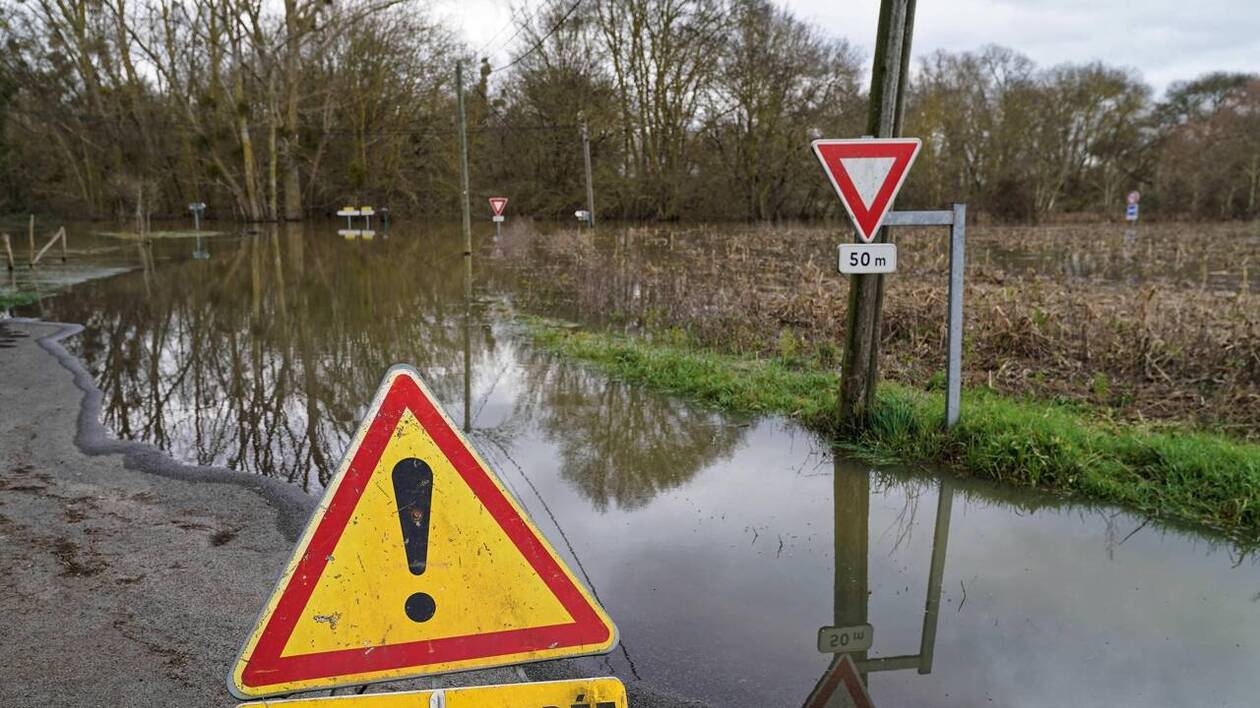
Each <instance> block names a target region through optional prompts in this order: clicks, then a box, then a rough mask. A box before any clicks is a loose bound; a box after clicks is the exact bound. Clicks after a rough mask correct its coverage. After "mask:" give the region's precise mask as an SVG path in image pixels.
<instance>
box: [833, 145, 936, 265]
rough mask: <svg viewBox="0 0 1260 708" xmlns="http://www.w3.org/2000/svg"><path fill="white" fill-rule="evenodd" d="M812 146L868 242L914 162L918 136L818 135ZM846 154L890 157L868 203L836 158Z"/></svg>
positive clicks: (877, 228)
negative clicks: (843, 137) (889, 165)
mask: <svg viewBox="0 0 1260 708" xmlns="http://www.w3.org/2000/svg"><path fill="white" fill-rule="evenodd" d="M812 146H813V148H814V156H815V157H817V158H818V162H819V163H821V164H822V168H823V172H826V173H827V179H829V180H830V181H831V186H832V187H834V188H835V190H836V195H837V196H839V197H840V202H841V203H842V204H844V208H845V210H846V211H848V212H849V218H851V219H853V225H854V226H856V227H857V230H858V236H860V237H861V238H862V240H863V241H865V242H866V243H870V242H871V239H873V238H875V232H876V231H878V230H879V225H880V224H881V223H883V221H884V215H885V214H887V213H888V209H889V207H891V206H892V202H893V199H895V198H896V197H897V192H900V191H901V185H902V183H904V182H905V181H906V175H907V174H909V173H910V166H911V165H913V164H914V158H915V157H917V156H918V154H919V148H920V147H922V146H923V143H922V142H921V141H920V140H919V139H918V138H862V139H858V140H835V139H822V140H815V141H814V142H813V143H812ZM846 157H891V158H893V164H892V168H891V169H890V170H888V176H887V177H885V178H884V184H883V185H882V186H880V188H879V192H877V193H876V195H875V199H874V201H873V202H871V204H870V205H869V206H868V205H867V204H865V203H864V202H863V201H862V197H861V195H859V194H858V191H857V187H855V186H854V185H853V180H852V179H851V178H850V177H849V172H848V170H846V169H844V164H843V163H842V162H840V160H841V159H842V158H846Z"/></svg>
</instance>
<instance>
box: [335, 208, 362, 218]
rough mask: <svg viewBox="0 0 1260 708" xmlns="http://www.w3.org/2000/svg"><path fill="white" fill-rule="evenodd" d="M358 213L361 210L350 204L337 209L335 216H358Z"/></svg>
mask: <svg viewBox="0 0 1260 708" xmlns="http://www.w3.org/2000/svg"><path fill="white" fill-rule="evenodd" d="M360 213H362V212H360V211H359V210H358V209H355V208H354V207H352V206H348V207H342V208H340V209H338V210H337V216H358V215H359V214H360Z"/></svg>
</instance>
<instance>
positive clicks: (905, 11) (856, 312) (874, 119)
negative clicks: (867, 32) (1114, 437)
mask: <svg viewBox="0 0 1260 708" xmlns="http://www.w3.org/2000/svg"><path fill="white" fill-rule="evenodd" d="M914 6H915V0H882V3H881V5H880V9H879V30H878V36H877V37H876V40H875V62H874V65H873V66H872V68H871V94H870V108H869V113H868V114H867V124H866V132H867V134H868V135H871V136H874V137H880V138H892V137H897V136H898V135H900V134H901V116H902V112H903V107H904V105H905V93H906V85H907V83H908V79H909V64H910V40H911V36H912V34H913V32H914ZM875 240H876V241H878V242H887V240H888V235H887V230H886V229H880V231H879V233H878V234H876V236H875ZM883 279H884V276H883V274H866V275H853V276H851V277H850V279H849V312H848V320H847V327H846V328H845V346H844V363H843V368H842V369H841V371H840V410H839V415H840V422H841V424H842V425H846V426H851V427H854V426H860V425H861V424H862V421H863V420H865V418H866V415H867V413H868V412H869V410H870V408H871V405H872V404H873V403H874V401H875V387H876V384H877V383H878V381H879V335H880V314H881V310H882V309H883V293H884V280H883Z"/></svg>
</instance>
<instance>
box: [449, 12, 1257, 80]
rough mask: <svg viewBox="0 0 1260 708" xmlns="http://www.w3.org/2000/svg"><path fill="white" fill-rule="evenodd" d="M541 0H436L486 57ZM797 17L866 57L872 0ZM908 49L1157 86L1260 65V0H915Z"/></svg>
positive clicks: (507, 53)
mask: <svg viewBox="0 0 1260 708" xmlns="http://www.w3.org/2000/svg"><path fill="white" fill-rule="evenodd" d="M513 3H515V6H516V7H524V8H525V9H526V12H529V11H531V10H532V9H533V8H535V7H536V6H537V5H538V4H539V3H540V0H437V7H438V12H439V14H440V15H442V16H444V17H445V18H447V19H448V20H449V21H450V22H451V23H452V24H453V25H454V26H456V27H459V28H461V30H462V31H463V33H464V37H465V38H466V39H467V41H468V42H469V44H470V45H471V46H472V47H473V48H474V49H481V48H482V47H486V46H487V45H488V49H487V50H485V53H488V54H489V56H490V61H491V64H492V65H500V64H503V63H505V62H506V61H508V60H509V59H510V58H511V56H512V52H513V51H515V50H516V49H519V47H503V46H502V45H503V44H504V43H505V42H506V41H507V40H508V39H509V38H510V37H511V36H512V33H513V32H514V31H515V30H514V28H513V27H511V26H509V22H510V20H511V8H512V6H513ZM783 4H786V5H787V6H788V7H790V8H791V9H792V10H793V11H794V12H795V13H796V14H797V15H798V16H799V17H802V18H804V19H808V20H810V21H812V22H813V23H814V24H816V25H818V26H820V27H822V28H823V29H825V30H826V31H827V32H830V33H832V34H834V35H838V36H842V37H846V38H847V39H848V40H849V41H850V42H852V43H854V44H855V45H857V46H858V47H859V48H860V49H862V50H863V51H864V52H865V54H866V55H867V57H868V58H869V56H870V54H871V52H872V50H873V48H874V44H875V42H874V36H875V23H876V20H877V19H878V15H879V0H786V1H785V2H784V3H783ZM917 15H918V16H917V18H916V21H915V37H914V53H915V57H916V58H917V57H919V56H922V55H924V54H926V53H927V52H930V51H933V50H936V49H947V50H951V51H958V50H967V49H975V48H977V47H980V46H982V45H984V44H989V43H996V44H1002V45H1005V46H1008V47H1011V48H1012V49H1015V50H1017V51H1019V52H1022V53H1023V54H1026V55H1027V56H1029V57H1031V58H1032V59H1033V60H1034V61H1035V62H1037V64H1038V65H1039V66H1050V65H1053V64H1058V63H1061V62H1084V61H1089V60H1093V59H1101V60H1103V61H1105V62H1107V63H1108V64H1114V65H1119V66H1126V67H1130V68H1133V69H1136V70H1137V71H1138V72H1139V73H1140V74H1141V75H1142V77H1143V78H1144V79H1145V80H1146V81H1147V83H1149V84H1151V85H1152V86H1153V87H1154V88H1155V91H1156V93H1157V94H1158V93H1162V91H1163V90H1164V89H1165V88H1166V87H1167V86H1168V84H1169V83H1170V82H1172V81H1176V80H1178V79H1187V78H1193V77H1195V76H1198V75H1199V74H1202V73H1204V72H1207V71H1212V70H1217V69H1227V70H1236V71H1244V70H1245V71H1260V0H1110V1H1108V0H919V2H918V10H917Z"/></svg>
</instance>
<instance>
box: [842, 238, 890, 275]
mask: <svg viewBox="0 0 1260 708" xmlns="http://www.w3.org/2000/svg"><path fill="white" fill-rule="evenodd" d="M896 270H897V244H895V243H842V244H840V272H841V273H893V272H895V271H896Z"/></svg>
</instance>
